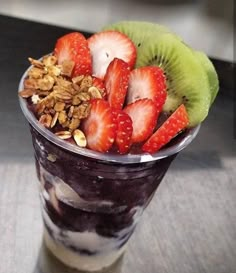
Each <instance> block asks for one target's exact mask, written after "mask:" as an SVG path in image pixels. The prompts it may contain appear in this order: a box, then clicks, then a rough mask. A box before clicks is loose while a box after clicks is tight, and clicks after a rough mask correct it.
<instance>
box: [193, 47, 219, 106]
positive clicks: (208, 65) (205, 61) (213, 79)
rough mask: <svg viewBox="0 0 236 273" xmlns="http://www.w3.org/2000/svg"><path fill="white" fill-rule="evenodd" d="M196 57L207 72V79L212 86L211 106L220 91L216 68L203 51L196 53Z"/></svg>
mask: <svg viewBox="0 0 236 273" xmlns="http://www.w3.org/2000/svg"><path fill="white" fill-rule="evenodd" d="M194 55H195V56H196V58H197V59H198V61H199V62H200V63H201V65H202V67H203V69H204V70H205V72H206V74H207V78H208V81H209V86H210V92H211V104H212V103H213V102H214V100H215V98H216V96H217V94H218V91H219V79H218V75H217V73H216V70H215V67H214V65H213V64H212V62H211V61H210V59H209V58H208V57H207V55H206V54H205V53H203V52H201V51H195V52H194Z"/></svg>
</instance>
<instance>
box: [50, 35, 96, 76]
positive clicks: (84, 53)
mask: <svg viewBox="0 0 236 273" xmlns="http://www.w3.org/2000/svg"><path fill="white" fill-rule="evenodd" d="M54 54H55V56H56V57H57V59H58V64H63V62H68V61H73V62H74V67H73V73H72V76H73V77H75V76H78V75H91V72H92V60H91V55H90V50H89V47H88V41H87V40H86V38H85V37H84V36H83V35H82V34H81V33H79V32H72V33H69V34H66V35H64V36H62V37H61V38H59V39H58V40H57V42H56V45H55V49H54Z"/></svg>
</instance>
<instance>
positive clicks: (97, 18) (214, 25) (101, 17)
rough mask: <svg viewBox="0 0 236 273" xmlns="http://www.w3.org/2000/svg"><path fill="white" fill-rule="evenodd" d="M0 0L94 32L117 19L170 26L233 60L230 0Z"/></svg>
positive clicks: (14, 11) (7, 7) (21, 12)
mask: <svg viewBox="0 0 236 273" xmlns="http://www.w3.org/2000/svg"><path fill="white" fill-rule="evenodd" d="M223 2H224V3H222V1H219V0H205V1H204V0H199V1H197V0H195V1H193V0H192V1H191V0H175V1H174V0H166V1H164V0H146V1H142V0H136V1H135V0H119V1H115V0H100V1H99V0H70V1H66V0H41V1H37V0H1V4H0V13H2V14H7V15H13V16H18V17H23V18H28V19H33V20H36V21H41V22H47V23H50V24H56V25H60V26H68V27H73V28H78V29H83V30H89V31H97V30H99V29H101V27H102V26H104V25H105V24H108V23H111V22H116V21H119V20H145V21H152V22H156V23H160V24H165V25H167V26H169V27H170V28H171V29H172V30H174V31H175V32H177V33H178V34H179V35H181V36H182V37H183V38H184V40H185V41H186V42H187V43H188V44H190V45H191V46H193V47H195V48H197V49H199V50H204V51H205V52H206V53H208V54H209V55H211V56H213V57H218V58H219V59H223V60H233V23H232V22H233V0H224V1H223Z"/></svg>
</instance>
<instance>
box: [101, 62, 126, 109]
mask: <svg viewBox="0 0 236 273" xmlns="http://www.w3.org/2000/svg"><path fill="white" fill-rule="evenodd" d="M129 76H130V68H129V65H128V64H127V63H126V62H124V61H123V60H121V59H117V58H115V59H114V60H113V61H112V62H111V63H110V64H109V66H108V68H107V72H106V75H105V79H104V81H105V87H106V90H107V97H108V102H109V104H110V106H111V107H113V108H115V109H122V107H123V104H124V101H125V97H126V93H127V90H128V82H129Z"/></svg>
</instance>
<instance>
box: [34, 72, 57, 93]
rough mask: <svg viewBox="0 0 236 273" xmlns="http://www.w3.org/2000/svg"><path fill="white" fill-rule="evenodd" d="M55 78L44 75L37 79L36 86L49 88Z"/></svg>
mask: <svg viewBox="0 0 236 273" xmlns="http://www.w3.org/2000/svg"><path fill="white" fill-rule="evenodd" d="M54 83H55V80H54V78H53V77H52V76H50V75H45V76H44V77H43V78H42V79H39V80H38V88H39V89H41V90H47V91H48V90H51V89H52V87H53V85H54Z"/></svg>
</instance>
